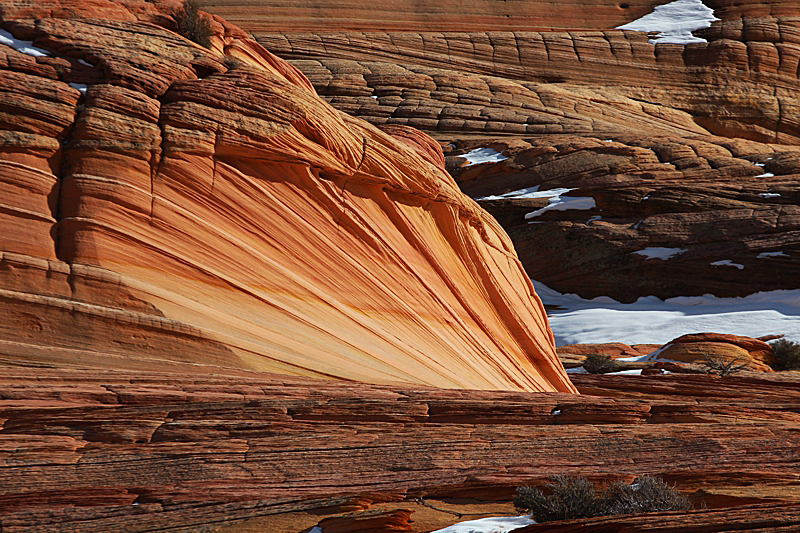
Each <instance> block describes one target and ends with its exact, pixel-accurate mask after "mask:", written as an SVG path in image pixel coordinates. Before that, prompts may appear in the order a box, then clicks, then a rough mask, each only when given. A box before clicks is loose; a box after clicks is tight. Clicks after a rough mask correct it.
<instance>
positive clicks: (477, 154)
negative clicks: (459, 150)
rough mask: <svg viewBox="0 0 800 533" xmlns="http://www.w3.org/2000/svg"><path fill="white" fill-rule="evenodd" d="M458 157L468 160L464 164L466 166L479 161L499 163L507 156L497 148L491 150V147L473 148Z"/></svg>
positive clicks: (476, 163)
mask: <svg viewBox="0 0 800 533" xmlns="http://www.w3.org/2000/svg"><path fill="white" fill-rule="evenodd" d="M459 157H463V158H464V159H466V160H467V161H469V163H467V164H466V165H465V166H467V167H471V166H472V165H478V164H480V163H499V162H500V161H505V160H506V159H508V157H506V156H504V155H503V154H501V153H500V152H498V151H497V150H492V149H491V148H475V149H474V150H472V151H470V152H467V153H466V154H463V155H461V156H459Z"/></svg>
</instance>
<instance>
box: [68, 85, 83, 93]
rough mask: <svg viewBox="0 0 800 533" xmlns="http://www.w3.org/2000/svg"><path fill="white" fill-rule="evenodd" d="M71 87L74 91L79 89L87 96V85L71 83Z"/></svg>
mask: <svg viewBox="0 0 800 533" xmlns="http://www.w3.org/2000/svg"><path fill="white" fill-rule="evenodd" d="M69 86H70V87H72V88H73V89H78V90H79V91H80V92H82V93H83V94H86V84H85V83H70V84H69Z"/></svg>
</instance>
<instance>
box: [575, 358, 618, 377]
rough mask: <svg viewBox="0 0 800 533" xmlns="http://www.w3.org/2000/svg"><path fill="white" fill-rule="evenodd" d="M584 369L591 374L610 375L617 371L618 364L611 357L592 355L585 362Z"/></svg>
mask: <svg viewBox="0 0 800 533" xmlns="http://www.w3.org/2000/svg"><path fill="white" fill-rule="evenodd" d="M583 369H584V370H586V371H587V372H588V373H590V374H608V373H609V372H614V371H616V370H617V363H615V362H614V360H613V359H611V356H608V355H600V354H590V355H587V356H586V359H584V361H583Z"/></svg>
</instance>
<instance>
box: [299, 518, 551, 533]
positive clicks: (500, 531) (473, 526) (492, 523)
mask: <svg viewBox="0 0 800 533" xmlns="http://www.w3.org/2000/svg"><path fill="white" fill-rule="evenodd" d="M535 523H536V522H534V521H533V519H532V518H531V517H530V516H528V515H525V516H498V517H496V518H481V519H478V520H467V521H466V522H460V523H458V524H453V525H452V526H450V527H446V528H444V529H437V530H436V531H433V532H432V533H508V532H509V531H513V530H515V529H519V528H521V527H525V526H529V525H531V524H535ZM312 533H314V532H313V531H312Z"/></svg>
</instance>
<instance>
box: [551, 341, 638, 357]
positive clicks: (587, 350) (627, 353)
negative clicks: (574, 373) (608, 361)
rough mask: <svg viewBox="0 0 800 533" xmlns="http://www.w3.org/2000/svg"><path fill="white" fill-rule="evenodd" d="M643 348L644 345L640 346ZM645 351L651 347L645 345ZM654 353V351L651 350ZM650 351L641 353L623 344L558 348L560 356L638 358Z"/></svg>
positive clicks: (613, 343) (574, 345)
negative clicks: (591, 355)
mask: <svg viewBox="0 0 800 533" xmlns="http://www.w3.org/2000/svg"><path fill="white" fill-rule="evenodd" d="M639 346H642V345H639ZM644 346H645V348H644V349H645V350H648V349H649V347H647V346H649V345H644ZM650 351H652V350H650ZM650 351H640V350H639V349H637V348H634V347H632V346H628V345H627V344H624V343H621V342H608V343H602V344H567V345H564V346H558V347H556V353H558V355H567V354H569V355H589V354H598V355H608V356H611V357H637V356H642V355H647V354H648V353H650Z"/></svg>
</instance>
